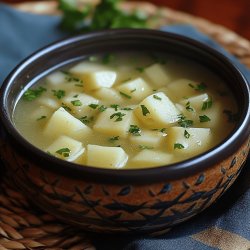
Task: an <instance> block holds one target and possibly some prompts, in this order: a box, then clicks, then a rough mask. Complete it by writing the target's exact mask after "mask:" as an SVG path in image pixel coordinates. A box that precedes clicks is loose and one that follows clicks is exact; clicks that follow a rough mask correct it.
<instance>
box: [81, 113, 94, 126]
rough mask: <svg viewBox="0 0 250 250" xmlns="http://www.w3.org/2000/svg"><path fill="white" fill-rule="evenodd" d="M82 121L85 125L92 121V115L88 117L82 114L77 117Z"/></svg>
mask: <svg viewBox="0 0 250 250" xmlns="http://www.w3.org/2000/svg"><path fill="white" fill-rule="evenodd" d="M78 119H79V120H80V121H81V122H82V123H84V124H85V125H86V124H88V123H90V122H92V121H93V120H94V117H93V116H91V117H88V116H86V115H85V116H83V117H80V118H78Z"/></svg>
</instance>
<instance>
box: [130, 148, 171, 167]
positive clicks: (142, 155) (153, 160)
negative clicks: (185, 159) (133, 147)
mask: <svg viewBox="0 0 250 250" xmlns="http://www.w3.org/2000/svg"><path fill="white" fill-rule="evenodd" d="M172 159H173V155H171V154H168V153H164V152H162V151H157V150H148V149H144V150H142V151H141V152H139V153H138V154H137V155H136V156H134V157H133V158H132V159H131V165H133V166H136V167H141V168H144V167H155V166H160V165H167V164H169V163H171V161H172Z"/></svg>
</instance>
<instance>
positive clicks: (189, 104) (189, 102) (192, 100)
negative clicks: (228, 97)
mask: <svg viewBox="0 0 250 250" xmlns="http://www.w3.org/2000/svg"><path fill="white" fill-rule="evenodd" d="M209 100H210V98H209V96H208V94H207V93H204V94H201V95H196V96H191V97H188V98H187V99H183V100H181V101H180V103H181V104H182V105H184V106H186V109H187V111H188V110H189V109H190V111H192V108H193V109H195V110H196V111H200V110H202V106H203V103H204V102H208V101H209Z"/></svg>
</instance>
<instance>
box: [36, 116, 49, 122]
mask: <svg viewBox="0 0 250 250" xmlns="http://www.w3.org/2000/svg"><path fill="white" fill-rule="evenodd" d="M46 117H47V116H45V115H42V116H40V117H39V118H37V119H36V120H37V121H40V120H42V119H45V118H46Z"/></svg>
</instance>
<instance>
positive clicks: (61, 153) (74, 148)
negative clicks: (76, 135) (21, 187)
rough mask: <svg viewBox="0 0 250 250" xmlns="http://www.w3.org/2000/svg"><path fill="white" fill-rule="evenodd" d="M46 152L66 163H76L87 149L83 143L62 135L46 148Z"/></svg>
mask: <svg viewBox="0 0 250 250" xmlns="http://www.w3.org/2000/svg"><path fill="white" fill-rule="evenodd" d="M45 151H46V152H48V153H50V154H52V155H54V156H56V157H58V158H61V159H64V160H66V161H76V160H77V159H78V158H79V157H81V156H82V155H83V153H84V151H85V148H84V147H83V145H82V143H81V142H79V141H77V140H74V139H72V138H70V137H68V136H65V135H62V136H60V137H58V138H57V139H56V140H55V141H54V142H53V143H52V144H51V145H50V146H49V147H48V148H46V149H45Z"/></svg>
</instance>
